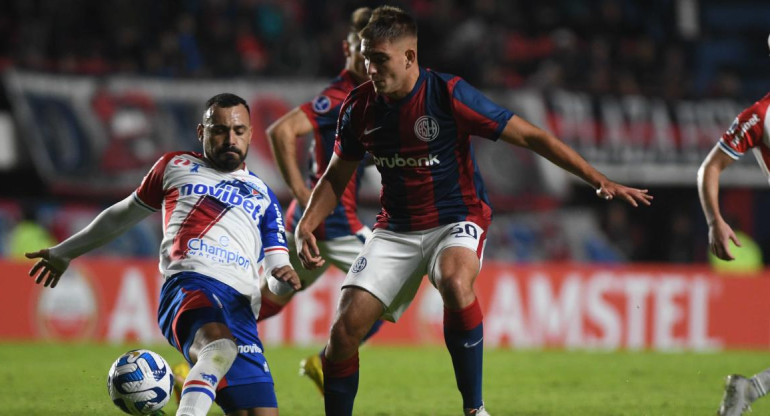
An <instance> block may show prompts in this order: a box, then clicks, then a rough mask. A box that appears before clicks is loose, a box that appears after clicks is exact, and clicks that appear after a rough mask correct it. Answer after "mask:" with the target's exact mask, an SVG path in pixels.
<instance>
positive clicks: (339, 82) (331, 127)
mask: <svg viewBox="0 0 770 416" xmlns="http://www.w3.org/2000/svg"><path fill="white" fill-rule="evenodd" d="M370 16H371V9H369V8H368V7H362V8H359V9H357V10H355V11H354V12H353V13H352V15H351V18H350V27H349V30H348V34H347V39H345V40H343V41H342V48H343V52H344V54H345V68H344V69H343V70H342V72H340V74H339V75H338V76H337V77H336V78H335V79H334V80H333V81H332V83H331V84H330V85H329V86H328V87H326V89H324V90H323V92H321V94H319V95H318V96H317V97H315V99H313V101H311V102H308V103H305V104H302V105H301V106H299V107H296V108H294V109H293V110H291V111H290V112H288V113H287V114H286V115H284V116H283V117H281V118H280V119H278V120H277V121H276V122H275V123H273V124H272V125H271V126H270V127H269V128H268V129H267V136H268V137H269V138H270V145H271V148H272V150H273V155H274V156H275V160H276V162H277V163H278V167H279V168H280V170H281V174H282V175H283V178H284V180H285V181H286V184H287V185H288V186H289V189H290V190H291V193H292V195H293V196H294V199H293V200H292V201H291V204H290V205H289V208H288V210H287V212H286V228H287V237H288V239H289V249H290V255H291V263H292V265H293V266H294V268H295V270H297V272H298V274H299V278H300V281H301V282H302V287H303V288H307V287H308V286H310V285H312V284H313V282H315V281H316V279H318V277H319V276H320V275H321V274H322V273H323V272H324V271H325V270H326V268H327V267H328V265H329V264H334V265H335V266H337V267H338V268H339V269H340V270H342V271H344V272H347V271H348V270H349V269H350V266H351V265H352V264H353V262H354V261H355V259H356V257H357V256H358V253H359V252H360V251H361V248H363V245H364V241H365V240H366V238H367V237H369V236H370V235H371V230H370V229H369V227H367V226H365V225H363V224H362V223H361V220H360V219H359V218H358V214H357V212H356V208H357V202H358V189H359V185H360V182H361V174H362V173H363V164H361V165H359V167H358V168H357V169H356V171H355V173H354V174H353V179H352V180H351V181H350V182H349V183H348V186H347V187H346V188H345V190H344V192H343V195H342V198H341V201H340V203H339V204H337V206H336V207H334V210H333V211H332V212H331V214H330V215H329V216H328V217H326V218H325V219H324V220H323V221H322V222H321V223H320V225H319V226H318V228H316V229H315V230H314V232H313V235H314V236H315V238H316V241H318V247H319V249H320V250H321V255H322V256H324V257H325V258H327V259H328V260H329V263H327V264H326V265H324V266H322V267H319V268H317V269H314V270H305V269H303V268H302V267H301V263H300V261H299V258H298V257H297V254H296V250H295V249H294V235H293V232H294V227H295V225H296V224H297V221H298V220H299V218H300V217H301V216H302V212H303V210H304V209H305V207H307V203H308V199H309V198H310V188H309V187H308V185H309V186H310V187H312V186H315V184H316V183H318V180H319V179H320V178H321V175H322V174H323V172H324V170H326V166H327V165H328V164H329V159H330V158H331V155H332V153H333V152H334V134H335V129H336V127H337V118H338V116H339V111H340V106H341V105H342V101H343V100H344V99H345V97H346V96H347V95H348V93H349V92H350V91H352V90H353V88H355V87H356V86H357V85H359V84H360V83H362V82H364V81H365V80H366V79H367V76H366V67H365V66H364V58H363V56H361V53H360V46H361V40H360V39H359V38H358V32H359V31H361V29H363V28H364V26H366V23H367V22H368V21H369V17H370ZM309 133H313V142H312V145H311V147H310V152H309V159H310V160H309V178H308V179H309V180H308V181H307V182H306V181H305V179H304V178H303V177H302V173H301V171H300V169H299V166H298V164H297V157H296V153H295V149H296V142H297V137H298V136H303V135H306V134H309ZM294 293H295V292H290V293H289V294H287V295H283V296H279V295H276V294H273V293H272V292H271V291H270V290H268V287H267V282H266V281H265V280H263V281H262V309H260V313H259V320H262V319H265V318H269V317H271V316H273V315H275V314H277V313H278V312H279V311H280V310H281V309H283V307H284V306H286V304H287V303H289V301H290V300H291V298H292V296H293V295H294ZM381 324H382V321H378V322H377V323H376V324H375V325H374V326H372V329H371V330H370V331H369V333H368V334H367V335H366V336H365V337H364V339H363V340H362V342H363V341H365V340H366V339H367V338H369V337H370V336H371V335H373V334H374V333H375V332H377V330H378V329H379V327H380V325H381ZM300 372H301V373H302V374H305V375H307V376H308V377H310V379H311V380H313V381H314V382H315V384H316V385H317V386H318V388H319V389H320V390H321V391H322V392H323V372H322V369H321V359H320V355H319V354H313V355H311V356H309V357H307V358H306V359H305V360H303V361H302V362H301V363H300Z"/></svg>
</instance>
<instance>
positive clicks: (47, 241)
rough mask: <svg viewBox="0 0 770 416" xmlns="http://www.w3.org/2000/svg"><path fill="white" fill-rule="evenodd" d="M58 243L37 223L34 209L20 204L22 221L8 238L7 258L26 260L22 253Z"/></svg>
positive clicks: (31, 206) (29, 205)
mask: <svg viewBox="0 0 770 416" xmlns="http://www.w3.org/2000/svg"><path fill="white" fill-rule="evenodd" d="M57 242H58V241H57V240H56V239H55V238H54V237H53V235H51V233H50V232H49V231H48V230H47V229H46V228H45V227H44V226H42V225H41V224H40V222H39V221H38V218H37V215H36V212H35V207H34V206H33V205H31V204H28V203H24V204H22V219H21V221H19V222H18V223H17V224H16V226H14V227H13V228H12V229H11V231H10V233H9V236H8V257H10V258H12V259H17V260H22V259H26V257H24V253H28V252H30V251H35V250H38V249H39V247H51V246H52V245H55V244H56V243H57Z"/></svg>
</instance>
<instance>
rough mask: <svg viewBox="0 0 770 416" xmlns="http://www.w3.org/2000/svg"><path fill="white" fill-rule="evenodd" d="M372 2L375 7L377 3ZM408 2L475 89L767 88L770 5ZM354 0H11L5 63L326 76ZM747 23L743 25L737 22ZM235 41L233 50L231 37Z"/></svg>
mask: <svg viewBox="0 0 770 416" xmlns="http://www.w3.org/2000/svg"><path fill="white" fill-rule="evenodd" d="M364 3H371V4H369V5H376V4H377V3H376V2H364ZM721 3H722V2H715V1H709V0H704V1H682V0H679V1H678V0H651V1H646V2H641V3H640V2H635V1H631V0H556V1H548V2H527V1H520V0H516V1H502V0H484V1H474V2H463V1H458V0H433V1H431V0H402V1H396V2H395V4H396V5H398V6H401V7H405V8H406V9H408V10H411V11H412V12H413V14H414V15H415V16H416V18H417V19H418V24H419V27H420V28H421V29H420V30H421V33H420V53H421V57H422V59H423V62H425V64H426V65H427V66H429V67H430V66H435V67H439V68H451V70H452V72H454V73H457V74H459V75H461V76H463V77H464V78H466V79H467V80H468V81H469V82H471V83H472V84H474V85H478V86H480V87H485V88H492V87H504V88H518V87H523V86H531V87H536V88H569V89H577V90H583V91H587V92H591V93H595V94H608V93H619V94H645V95H653V96H661V97H666V98H681V97H692V96H696V97H700V96H735V95H749V96H754V95H755V93H754V91H756V89H755V87H757V85H758V84H759V85H765V86H766V85H767V81H764V80H763V78H766V77H763V72H761V70H759V69H758V68H762V65H755V63H757V62H761V61H759V60H761V59H762V57H763V56H765V55H766V54H763V53H761V52H762V51H763V50H764V47H765V45H764V41H763V40H764V38H765V36H766V31H767V27H768V24H767V23H768V17H767V16H770V6H769V5H768V4H766V2H761V1H744V2H741V4H740V5H737V6H734V7H728V6H726V5H724V4H721ZM360 5H361V2H358V1H352V0H343V1H334V2H323V1H322V2H319V1H312V0H280V1H279V0H185V1H179V2H157V1H151V0H115V1H110V2H102V1H96V0H73V1H66V2H61V1H53V0H36V1H28V0H8V1H4V2H2V4H0V67H4V66H11V65H13V66H15V67H20V68H25V69H31V70H40V71H48V72H50V71H54V72H61V73H75V74H91V75H101V74H112V73H120V74H128V75H144V76H156V77H244V76H246V77H248V76H260V77H263V76H264V77H272V76H282V77H297V76H301V77H329V76H334V75H335V74H336V72H337V70H338V68H339V67H340V66H341V65H342V62H341V59H342V58H341V55H340V54H339V53H338V42H337V40H338V39H340V38H341V36H343V35H344V33H342V32H344V31H345V30H346V29H345V24H344V22H345V19H346V16H347V15H348V14H349V12H350V11H351V10H352V9H354V8H355V7H357V6H360ZM738 21H740V24H737V22H738ZM233 45H235V47H233Z"/></svg>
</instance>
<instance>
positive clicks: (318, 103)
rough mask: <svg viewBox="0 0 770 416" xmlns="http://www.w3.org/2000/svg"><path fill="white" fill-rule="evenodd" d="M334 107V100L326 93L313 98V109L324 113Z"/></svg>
mask: <svg viewBox="0 0 770 416" xmlns="http://www.w3.org/2000/svg"><path fill="white" fill-rule="evenodd" d="M331 108H332V100H330V99H329V97H327V96H325V95H319V96H318V97H315V98H314V99H313V111H315V112H316V113H318V114H324V113H326V112H327V111H329V110H331Z"/></svg>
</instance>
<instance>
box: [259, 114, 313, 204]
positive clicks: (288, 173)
mask: <svg viewBox="0 0 770 416" xmlns="http://www.w3.org/2000/svg"><path fill="white" fill-rule="evenodd" d="M312 131H313V125H312V124H311V123H310V120H308V118H307V115H305V113H304V112H302V110H300V109H299V108H295V109H294V110H292V111H290V112H289V113H287V114H286V115H284V116H283V117H281V118H280V119H278V120H277V121H276V122H275V123H273V124H272V125H271V126H270V127H268V129H267V132H266V133H267V137H268V139H269V142H270V149H271V150H272V152H273V157H275V161H276V164H277V165H278V169H279V170H280V172H281V176H282V177H283V180H284V181H285V182H286V185H288V187H289V190H290V191H291V193H292V195H293V196H294V198H296V199H297V201H298V202H299V203H300V205H301V206H302V208H305V206H307V201H308V199H309V198H310V189H308V187H307V185H305V180H304V178H303V177H302V171H301V170H300V168H299V165H298V163H297V152H296V149H297V136H302V135H305V134H308V133H310V132H312Z"/></svg>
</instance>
